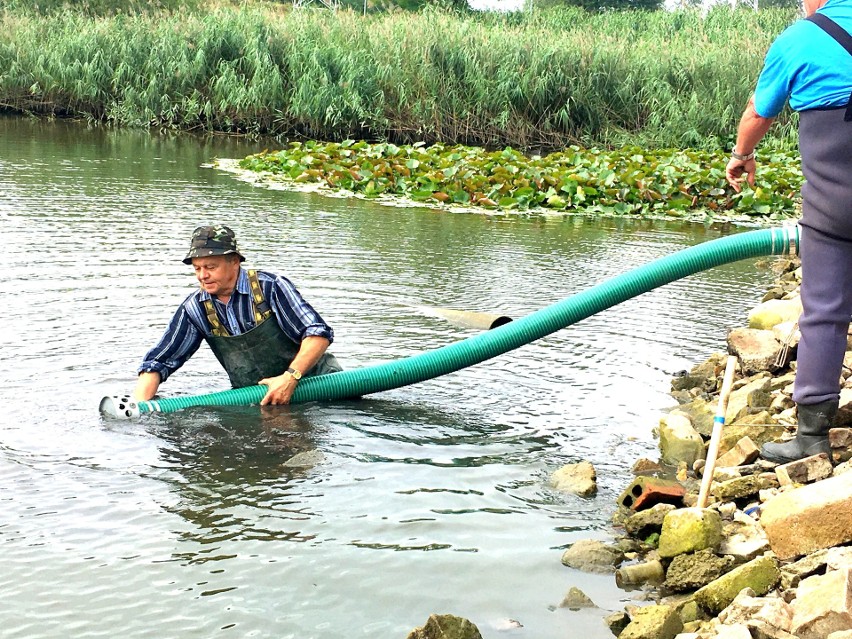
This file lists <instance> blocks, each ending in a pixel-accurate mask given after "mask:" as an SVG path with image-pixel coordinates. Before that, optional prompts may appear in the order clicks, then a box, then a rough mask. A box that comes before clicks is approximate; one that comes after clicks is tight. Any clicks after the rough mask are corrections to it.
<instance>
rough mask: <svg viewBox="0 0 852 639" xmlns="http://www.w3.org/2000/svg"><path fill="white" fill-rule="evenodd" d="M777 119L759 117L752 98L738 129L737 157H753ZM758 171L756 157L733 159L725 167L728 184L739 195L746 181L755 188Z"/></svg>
mask: <svg viewBox="0 0 852 639" xmlns="http://www.w3.org/2000/svg"><path fill="white" fill-rule="evenodd" d="M774 121H775V118H764V117H763V116H761V115H759V114H758V113H757V111H756V110H755V108H754V96H752V97H751V98H750V99H749V101H748V105H747V106H746V108H745V111H743V115H742V117H741V118H740V125H739V127H738V128H737V143H736V145H735V146H734V149H735V151H736V153H737V155H742V156H749V155H753V153H754V149H755V148H756V147H757V143H758V142H760V141H761V140H762V139H763V136H764V135H766V132H767V131H769V127H771V126H772V123H773V122H774ZM756 170H757V163H756V162H755V160H754V157H751V158H749V159H747V160H740V159H737V158H735V157H731V159H730V160H728V165H727V166H726V167H725V178H726V179H727V180H728V184H730V185H731V186H732V187H734V190H735V191H736V192H737V193H739V192H740V191H741V190H742V183H743V181H744V180H746V181H748V183H749V184H750V185H751V186H754V174H755V171H756Z"/></svg>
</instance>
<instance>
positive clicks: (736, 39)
mask: <svg viewBox="0 0 852 639" xmlns="http://www.w3.org/2000/svg"><path fill="white" fill-rule="evenodd" d="M270 6H271V5H270ZM793 18H794V16H793V14H792V13H791V12H790V11H779V10H774V11H768V10H767V11H760V12H753V11H749V10H737V11H730V10H729V9H727V8H720V9H717V10H714V11H712V12H710V13H709V14H708V15H707V16H706V18H705V17H702V16H701V15H700V14H699V13H698V12H689V11H685V12H677V13H666V12H653V13H643V12H628V13H614V12H613V13H605V14H587V13H585V12H583V11H580V10H576V9H569V10H559V11H548V12H542V13H533V14H524V15H516V16H497V15H472V16H459V15H455V14H451V13H445V12H440V11H434V10H431V11H424V12H420V13H416V14H410V13H404V14H403V13H395V14H385V15H369V16H366V17H364V16H360V15H358V14H357V13H352V12H348V11H339V12H337V13H331V12H328V11H311V10H302V11H290V10H286V9H282V8H280V7H279V8H274V9H273V8H267V9H261V8H257V7H254V8H252V7H251V6H246V7H229V6H226V5H223V6H220V7H219V8H215V9H205V10H202V9H197V10H187V9H184V10H181V9H176V10H173V11H168V12H161V11H154V12H140V13H137V14H118V15H105V16H92V15H88V14H83V13H81V12H79V11H72V10H58V11H55V12H52V13H48V14H44V15H36V14H33V13H32V12H30V11H25V10H22V9H15V8H12V9H9V8H7V9H6V10H5V11H4V12H3V13H0V102H2V104H3V105H4V106H5V107H6V108H10V109H14V110H19V111H30V112H34V113H52V114H59V115H76V116H81V117H89V118H93V119H97V120H106V121H110V122H115V123H117V124H122V125H130V126H156V127H175V128H187V129H204V130H210V131H213V130H215V131H228V132H239V133H249V134H256V135H273V136H279V137H284V138H293V137H311V138H322V139H328V140H335V139H338V140H340V139H344V138H347V137H358V138H367V139H388V140H392V141H396V142H415V141H425V142H433V141H443V142H448V143H466V144H475V145H482V146H487V147H496V146H503V145H511V146H515V147H518V148H526V149H537V148H542V149H549V148H559V147H564V146H566V145H568V144H581V145H586V146H592V145H601V146H621V145H625V144H639V145H642V146H653V147H657V148H662V147H687V146H688V147H693V148H706V149H714V148H720V147H724V146H728V145H730V142H731V136H732V135H733V134H734V132H735V129H736V125H737V120H738V118H739V114H740V112H741V111H742V108H743V107H744V106H745V104H746V101H747V100H748V97H749V95H750V92H751V91H752V89H753V86H754V83H755V81H756V78H757V74H758V72H759V70H760V66H761V62H762V57H763V55H764V53H765V51H766V49H767V48H768V46H769V43H770V42H771V41H772V39H773V38H774V37H775V36H776V35H777V34H778V33H780V31H781V30H782V29H783V28H784V27H785V26H786V25H787V24H789V23H790V22H791V21H792V19H793ZM794 126H795V119H794V117H793V116H792V115H791V114H789V113H785V114H784V115H783V116H782V117H781V118H780V122H779V125H778V126H776V127H775V128H774V129H773V137H772V139H771V140H770V143H772V144H776V145H780V146H788V145H791V144H793V143H794V141H795V134H794V128H793V127H794Z"/></svg>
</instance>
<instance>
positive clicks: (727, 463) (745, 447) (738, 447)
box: [716, 436, 760, 468]
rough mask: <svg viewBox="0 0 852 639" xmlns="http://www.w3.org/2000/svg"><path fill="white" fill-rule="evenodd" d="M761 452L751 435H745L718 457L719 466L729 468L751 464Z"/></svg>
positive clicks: (717, 463)
mask: <svg viewBox="0 0 852 639" xmlns="http://www.w3.org/2000/svg"><path fill="white" fill-rule="evenodd" d="M759 454H760V448H759V447H758V446H757V445H756V444H755V443H754V442H753V441H752V439H751V437H748V436H746V437H743V438H742V439H740V440H739V441H738V442H737V443H736V444H735V445H734V447H733V448H731V449H730V450H729V451H728V452H726V453H725V454H724V455H719V457H718V458H717V459H716V466H717V468H729V467H732V466H741V465H743V464H750V463H751V462H753V461H754V460H755V459H757V456H758V455H759Z"/></svg>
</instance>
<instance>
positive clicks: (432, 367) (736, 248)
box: [139, 226, 799, 413]
mask: <svg viewBox="0 0 852 639" xmlns="http://www.w3.org/2000/svg"><path fill="white" fill-rule="evenodd" d="M798 246H799V229H798V227H794V226H787V227H779V228H771V229H760V230H756V231H748V232H745V233H739V234H736V235H731V236H728V237H723V238H720V239H717V240H712V241H710V242H705V243H703V244H699V245H697V246H693V247H690V248H687V249H683V250H681V251H678V252H677V253H674V254H672V255H669V256H666V257H663V258H660V259H657V260H654V261H653V262H651V263H649V264H646V265H644V266H641V267H639V268H636V269H633V270H632V271H628V272H627V273H624V274H622V275H619V276H617V277H615V278H613V279H611V280H609V281H607V282H604V283H602V284H598V285H597V286H594V287H592V288H590V289H587V290H585V291H583V292H582V293H578V294H576V295H573V296H571V297H569V298H567V299H565V300H562V301H561V302H557V303H556V304H553V305H551V306H548V307H546V308H543V309H541V310H539V311H536V312H535V313H532V314H530V315H527V316H526V317H522V318H520V319H517V320H515V321H513V322H511V323H509V324H506V325H504V326H500V327H498V328H495V329H492V330H490V331H487V332H484V333H480V334H478V335H475V336H473V337H469V338H467V339H464V340H462V341H460V342H456V343H454V344H450V345H448V346H443V347H441V348H437V349H435V350H432V351H428V352H426V353H421V354H420V355H415V356H413V357H407V358H405V359H401V360H398V361H394V362H388V363H386V364H378V365H376V366H369V367H367V368H360V369H355V370H348V371H342V372H339V373H332V374H330V375H321V376H318V377H308V378H305V379H303V380H302V381H301V382H300V383H299V385H298V387H297V388H296V391H295V393H294V394H293V397H292V398H291V400H290V401H291V402H292V403H298V402H309V401H317V400H325V401H329V400H336V399H347V398H352V397H359V396H361V395H368V394H370V393H379V392H381V391H387V390H391V389H394V388H399V387H401V386H407V385H409V384H416V383H417V382H422V381H424V380H427V379H432V378H433V377H439V376H440V375H446V374H447V373H452V372H454V371H457V370H461V369H462V368H466V367H468V366H473V365H474V364H479V363H480V362H484V361H485V360H487V359H491V358H492V357H497V356H498V355H502V354H503V353H506V352H508V351H511V350H512V349H515V348H518V347H519V346H523V345H524V344H528V343H530V342H532V341H533V340H537V339H540V338H542V337H544V336H545V335H550V334H551V333H554V332H556V331H558V330H559V329H562V328H565V327H566V326H570V325H571V324H574V323H576V322H579V321H580V320H582V319H585V318H587V317H590V316H592V315H594V314H596V313H599V312H600V311H603V310H605V309H607V308H610V307H611V306H615V305H616V304H619V303H621V302H624V301H625V300H629V299H631V298H633V297H636V296H637V295H640V294H642V293H646V292H648V291H651V290H653V289H655V288H657V287H658V286H662V285H663V284H668V283H669V282H673V281H675V280H679V279H681V278H683V277H686V276H688V275H694V274H695V273H698V272H700V271H704V270H707V269H709V268H712V267H714V266H719V265H721V264H727V263H729V262H736V261H738V260H742V259H746V258H749V257H759V256H766V255H783V254H796V253H797V251H798ZM264 395H266V386H249V387H247V388H238V389H234V390H227V391H222V392H218V393H211V394H208V395H196V396H192V397H173V398H169V399H159V400H151V401H147V402H139V412H140V413H149V412H161V413H171V412H174V411H178V410H181V409H183V408H188V407H190V406H238V405H241V406H244V405H248V404H256V403H259V402H260V400H261V399H263V396H264Z"/></svg>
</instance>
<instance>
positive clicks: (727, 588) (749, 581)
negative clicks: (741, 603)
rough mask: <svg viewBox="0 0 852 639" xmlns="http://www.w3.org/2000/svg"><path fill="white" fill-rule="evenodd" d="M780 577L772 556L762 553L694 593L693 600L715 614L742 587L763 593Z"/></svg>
mask: <svg viewBox="0 0 852 639" xmlns="http://www.w3.org/2000/svg"><path fill="white" fill-rule="evenodd" d="M779 578H780V572H779V570H778V564H777V562H776V560H775V558H774V557H771V556H767V555H764V556H763V557H758V558H757V559H753V560H752V561H750V562H748V563H746V564H743V565H742V566H737V567H736V568H734V569H733V570H731V571H730V572H728V573H726V574H724V575H722V576H721V577H719V579H717V580H716V581H713V582H711V583H709V584H707V585H706V586H704V587H703V588H701V589H699V590H698V591H696V593H695V601H697V602H698V605H700V606H701V607H702V608H703V609H704V610H707V611H708V612H710V613H712V614H716V613H718V612H720V611H722V610H724V609H725V608H727V607H728V606H729V605H730V604H731V602H732V601H733V600H734V598H735V597H736V596H737V595H738V594H739V592H740V591H741V590H742V589H743V588H751V589H752V590H753V591H754V592H755V594H758V595H763V594H765V593H767V592H769V590H770V589H771V588H772V587H773V586H774V585H775V584H776V583H778V580H779Z"/></svg>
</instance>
